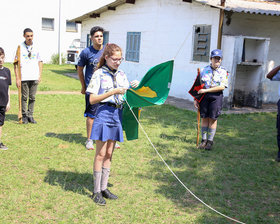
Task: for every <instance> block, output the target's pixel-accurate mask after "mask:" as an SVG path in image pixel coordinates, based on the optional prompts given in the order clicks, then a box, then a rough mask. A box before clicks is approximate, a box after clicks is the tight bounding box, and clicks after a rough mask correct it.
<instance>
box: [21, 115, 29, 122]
mask: <svg viewBox="0 0 280 224" xmlns="http://www.w3.org/2000/svg"><path fill="white" fill-rule="evenodd" d="M22 123H23V124H28V118H27V117H26V116H22Z"/></svg>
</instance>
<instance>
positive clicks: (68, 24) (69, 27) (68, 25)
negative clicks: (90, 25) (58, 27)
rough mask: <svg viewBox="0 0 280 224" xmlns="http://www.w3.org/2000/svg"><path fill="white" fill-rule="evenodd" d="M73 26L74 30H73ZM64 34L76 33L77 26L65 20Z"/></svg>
mask: <svg viewBox="0 0 280 224" xmlns="http://www.w3.org/2000/svg"><path fill="white" fill-rule="evenodd" d="M70 24H71V25H70ZM74 24H75V29H74ZM66 32H71V33H78V24H77V23H75V22H69V21H68V20H66Z"/></svg>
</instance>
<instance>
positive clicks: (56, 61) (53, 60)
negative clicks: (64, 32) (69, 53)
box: [51, 53, 66, 65]
mask: <svg viewBox="0 0 280 224" xmlns="http://www.w3.org/2000/svg"><path fill="white" fill-rule="evenodd" d="M65 62H66V58H65V57H64V55H63V54H62V53H61V63H62V64H65ZM51 64H54V65H58V64H59V56H58V53H56V54H53V55H52V57H51Z"/></svg>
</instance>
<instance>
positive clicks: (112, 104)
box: [99, 102, 122, 108]
mask: <svg viewBox="0 0 280 224" xmlns="http://www.w3.org/2000/svg"><path fill="white" fill-rule="evenodd" d="M99 104H101V105H103V104H106V105H107V106H110V107H115V108H122V105H119V104H115V103H110V102H105V103H99Z"/></svg>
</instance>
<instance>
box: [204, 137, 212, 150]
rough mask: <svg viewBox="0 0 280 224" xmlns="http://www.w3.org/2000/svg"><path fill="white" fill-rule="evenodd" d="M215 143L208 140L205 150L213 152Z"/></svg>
mask: <svg viewBox="0 0 280 224" xmlns="http://www.w3.org/2000/svg"><path fill="white" fill-rule="evenodd" d="M213 143H214V142H213V141H210V140H208V141H207V144H206V146H205V150H208V151H209V150H211V149H212V146H213Z"/></svg>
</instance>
